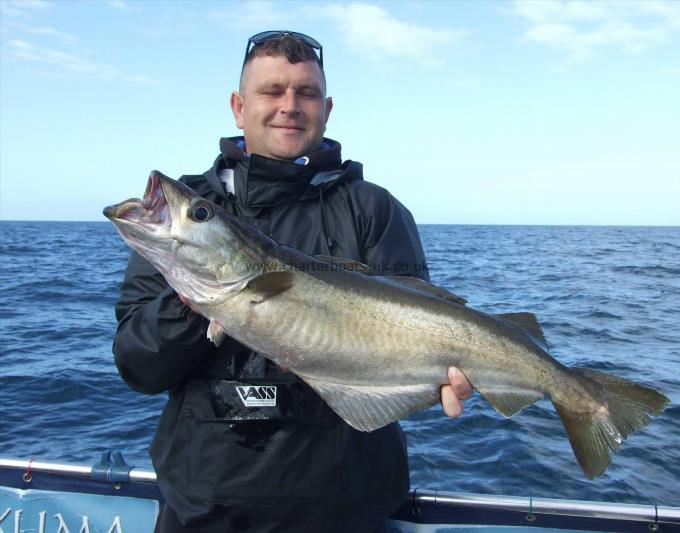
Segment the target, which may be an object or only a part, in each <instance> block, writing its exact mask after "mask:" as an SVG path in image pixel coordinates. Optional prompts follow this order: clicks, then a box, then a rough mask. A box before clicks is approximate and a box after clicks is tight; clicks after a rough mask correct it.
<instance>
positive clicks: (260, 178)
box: [213, 137, 342, 208]
mask: <svg viewBox="0 0 680 533" xmlns="http://www.w3.org/2000/svg"><path fill="white" fill-rule="evenodd" d="M242 146H243V137H230V138H222V139H221V140H220V152H221V155H220V156H219V157H218V158H217V160H216V161H215V166H214V167H213V170H214V171H215V172H214V173H213V174H214V177H215V178H216V179H217V180H219V178H217V176H218V175H219V171H220V170H222V169H224V168H232V169H233V170H234V189H235V197H236V203H237V204H238V205H239V206H241V207H244V208H264V207H273V206H277V205H283V204H287V203H290V202H294V201H296V200H298V199H300V198H302V197H303V196H306V195H305V193H306V192H308V190H309V189H310V187H311V188H315V187H317V186H322V185H324V186H328V183H329V182H332V181H335V180H336V179H337V178H338V177H340V175H341V174H342V171H341V163H342V159H341V147H340V143H338V142H336V141H333V140H331V139H324V146H323V147H322V148H321V149H319V150H317V151H315V152H313V153H311V154H309V155H308V156H307V157H305V158H300V159H299V160H298V161H297V162H292V161H280V160H278V159H272V158H269V157H265V156H261V155H258V154H252V155H250V156H248V155H246V153H245V152H244V151H243V148H242ZM334 171H335V172H334ZM319 176H321V177H322V178H323V179H320V177H319ZM315 177H316V179H315Z"/></svg>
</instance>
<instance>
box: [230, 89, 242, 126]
mask: <svg viewBox="0 0 680 533" xmlns="http://www.w3.org/2000/svg"><path fill="white" fill-rule="evenodd" d="M229 105H230V106H231V112H232V113H233V114H234V120H235V121H236V127H237V128H238V129H240V130H242V129H243V97H242V96H241V95H240V94H239V93H238V91H234V92H232V93H231V98H230V99H229Z"/></svg>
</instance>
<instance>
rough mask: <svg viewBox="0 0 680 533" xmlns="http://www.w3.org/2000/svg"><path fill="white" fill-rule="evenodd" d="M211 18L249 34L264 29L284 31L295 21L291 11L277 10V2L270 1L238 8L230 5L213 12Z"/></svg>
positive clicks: (241, 5) (249, 3)
mask: <svg viewBox="0 0 680 533" xmlns="http://www.w3.org/2000/svg"><path fill="white" fill-rule="evenodd" d="M209 16H210V18H212V19H214V20H217V21H219V22H220V23H222V24H223V25H225V26H227V27H229V28H231V29H238V30H240V31H246V32H247V33H249V34H250V33H254V32H256V31H262V28H265V29H273V30H277V29H284V27H285V25H286V24H287V23H289V22H291V21H294V20H295V16H294V14H293V13H292V12H291V11H290V10H288V11H281V10H277V4H276V2H271V1H268V0H261V1H252V2H244V3H241V4H238V8H235V7H234V6H233V5H230V6H229V7H228V9H224V10H213V11H211V12H210V13H209Z"/></svg>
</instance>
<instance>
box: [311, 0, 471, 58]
mask: <svg viewBox="0 0 680 533" xmlns="http://www.w3.org/2000/svg"><path fill="white" fill-rule="evenodd" d="M324 13H325V15H326V16H327V17H329V18H330V19H331V20H333V22H334V23H335V25H336V26H337V28H338V30H339V31H340V33H341V34H342V35H343V36H344V38H345V40H346V41H347V43H348V44H349V46H351V47H352V48H353V49H354V50H355V51H356V52H357V53H359V54H361V55H363V56H365V57H368V58H370V59H373V60H384V59H388V58H389V59H410V60H417V61H420V62H421V63H425V64H437V63H438V62H439V61H440V60H441V58H442V55H444V54H442V50H446V49H447V48H450V47H452V46H453V45H454V44H455V43H457V42H458V41H460V40H461V39H462V38H463V37H464V36H465V35H466V34H467V32H465V31H462V30H452V29H433V28H428V27H426V26H419V25H417V24H413V23H410V22H404V21H402V20H399V19H397V18H395V17H393V16H392V15H391V14H390V13H389V12H388V11H387V10H386V9H384V8H382V7H380V6H376V5H373V4H363V3H352V4H344V3H342V4H331V5H328V6H326V7H325V9H324Z"/></svg>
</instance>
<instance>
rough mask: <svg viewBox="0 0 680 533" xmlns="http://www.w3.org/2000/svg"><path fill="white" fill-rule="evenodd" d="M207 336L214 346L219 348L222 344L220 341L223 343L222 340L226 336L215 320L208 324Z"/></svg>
mask: <svg viewBox="0 0 680 533" xmlns="http://www.w3.org/2000/svg"><path fill="white" fill-rule="evenodd" d="M207 336H208V338H209V339H210V340H211V341H212V342H213V344H214V345H215V346H219V345H220V344H222V341H224V338H225V337H226V336H227V334H226V332H225V331H224V328H223V327H222V326H221V325H220V324H218V323H217V321H216V320H211V321H210V324H209V325H208V333H207Z"/></svg>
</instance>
